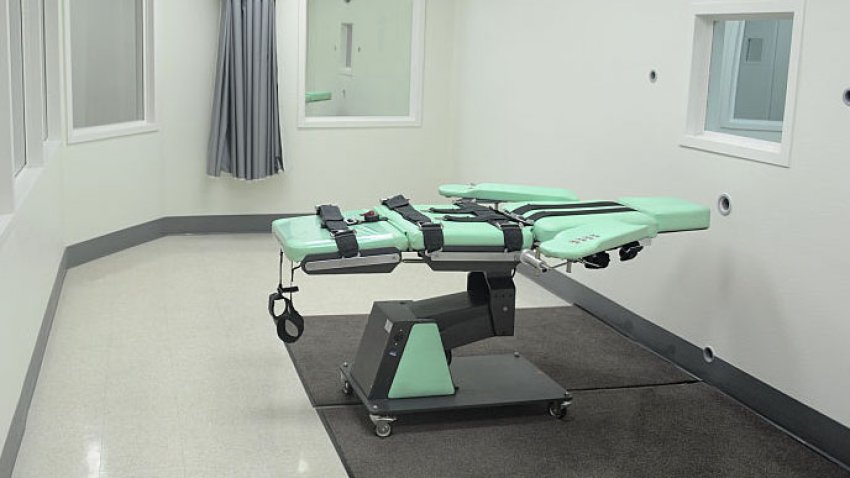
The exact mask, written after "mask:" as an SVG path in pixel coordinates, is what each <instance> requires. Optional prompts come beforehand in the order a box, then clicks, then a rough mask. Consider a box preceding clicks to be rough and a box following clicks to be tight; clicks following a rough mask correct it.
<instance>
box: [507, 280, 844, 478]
mask: <svg viewBox="0 0 850 478" xmlns="http://www.w3.org/2000/svg"><path fill="white" fill-rule="evenodd" d="M519 271H520V273H521V274H523V275H524V276H526V277H528V278H530V279H531V280H533V281H534V282H536V283H537V284H539V285H541V286H543V287H544V288H545V289H547V290H549V291H550V292H552V293H553V294H555V295H557V296H558V297H561V298H562V299H564V300H566V301H567V302H571V303H573V304H575V305H577V306H579V307H581V308H583V309H585V310H587V311H588V312H590V313H591V314H592V315H594V316H596V317H598V318H599V319H600V320H602V321H603V322H605V323H606V324H608V325H609V326H611V327H613V328H614V329H615V330H617V331H618V332H620V333H621V334H623V335H625V336H626V337H629V338H630V339H632V340H634V341H636V342H638V343H640V344H642V345H644V346H645V347H647V348H649V349H650V350H652V351H654V352H655V353H657V354H659V355H661V356H662V357H664V358H666V359H668V360H670V361H671V362H673V363H675V364H676V365H679V366H680V367H682V368H684V369H685V370H687V371H688V372H690V373H691V374H693V375H695V376H696V377H698V378H700V379H702V380H703V381H704V382H706V383H708V384H710V385H712V386H714V387H715V388H717V389H718V390H720V391H722V392H723V393H725V394H727V395H729V396H730V397H732V398H734V399H736V400H738V401H739V402H741V403H742V404H744V405H745V406H747V407H749V408H750V409H752V410H753V411H755V412H756V413H758V414H759V415H761V416H762V417H763V418H765V419H766V420H768V421H769V422H771V423H773V424H774V425H776V426H777V427H779V428H781V429H783V430H784V431H786V432H787V433H789V434H790V435H791V436H793V437H794V438H796V439H797V440H799V441H801V442H802V443H804V444H806V445H807V446H809V447H811V448H813V449H814V450H816V451H818V452H819V453H821V454H822V455H824V456H825V457H827V458H828V459H830V460H832V461H834V462H835V463H837V464H838V465H840V466H842V467H844V468H845V469H847V470H848V471H850V446H848V444H850V428H848V427H845V426H844V425H842V424H841V423H838V422H837V421H835V420H833V419H832V418H829V417H828V416H826V415H824V414H822V413H820V412H818V411H817V410H815V409H813V408H811V407H809V406H808V405H805V404H803V403H801V402H799V401H798V400H796V399H794V398H792V397H790V396H788V395H786V394H784V393H782V392H781V391H779V390H777V389H776V388H774V387H771V386H770V385H768V384H766V383H764V382H762V381H761V380H759V379H757V378H755V377H753V376H752V375H749V374H747V373H746V372H744V371H742V370H740V369H738V368H736V367H735V366H734V365H732V364H730V363H728V362H726V361H724V360H723V359H721V358H719V357H715V359H714V360H713V361H712V362H711V363H708V362H706V361H705V359H704V358H703V350H702V349H701V348H699V347H697V346H696V345H694V344H692V343H690V342H688V341H686V340H684V339H682V338H681V337H678V336H676V335H674V334H672V333H671V332H668V331H667V330H665V329H663V328H661V327H659V326H657V325H655V324H654V323H652V322H650V321H648V320H646V319H644V318H643V317H641V316H639V315H637V314H635V313H634V312H632V311H630V310H628V309H626V308H625V307H623V306H621V305H619V304H617V303H615V302H613V301H612V300H610V299H608V298H607V297H605V296H603V295H602V294H599V293H598V292H596V291H594V290H592V289H590V288H589V287H587V286H585V285H583V284H581V283H579V282H577V281H576V280H574V279H572V278H570V277H567V276H565V275H563V274H560V273H554V272H550V273H548V274H539V273H536V272H535V271H533V270H532V269H531V268H529V267H527V266H525V265H522V266H521V267H520V268H519Z"/></svg>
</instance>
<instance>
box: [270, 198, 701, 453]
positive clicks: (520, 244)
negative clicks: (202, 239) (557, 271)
mask: <svg viewBox="0 0 850 478" xmlns="http://www.w3.org/2000/svg"><path fill="white" fill-rule="evenodd" d="M439 192H440V194H441V195H442V196H445V197H449V198H454V201H453V202H452V203H451V204H449V205H414V204H411V203H410V201H409V200H408V199H407V198H405V197H404V196H400V195H399V196H395V197H391V198H388V199H384V200H383V201H382V202H381V204H380V205H378V206H375V207H373V208H371V209H359V210H351V211H341V210H340V209H339V207H337V206H335V205H323V206H317V208H316V214H315V215H310V216H300V217H294V218H285V219H279V220H277V221H275V222H274V223H273V225H272V230H273V233H274V235H275V237H276V238H277V239H278V241H279V242H280V246H281V257H280V259H281V276H282V267H283V259H284V257H286V258H288V259H289V260H290V261H291V263H292V269H291V273H292V275H291V277H294V273H295V271H296V270H297V269H299V268H300V269H301V270H302V271H303V272H304V273H306V274H358V273H389V272H392V271H393V270H394V269H395V268H396V266H398V264H400V263H401V262H403V261H404V262H421V263H424V264H427V265H428V266H429V267H430V268H431V269H433V270H435V271H466V272H468V276H467V290H466V291H465V292H460V293H457V294H450V295H447V296H442V297H435V298H431V299H426V300H420V301H381V302H375V303H374V304H373V307H372V312H371V313H370V315H369V320H368V322H367V325H366V329H365V331H364V333H363V337H362V339H361V342H360V345H359V348H358V352H357V355H356V356H355V357H354V359H353V361H352V362H350V363H349V362H346V363H344V364H342V365H341V367H340V378H341V387H342V390H343V392H345V393H347V394H351V393H355V394H356V395H357V396H358V398H359V399H360V400H361V401H362V402H363V404H364V405H365V406H366V408H367V410H368V412H369V414H370V418H371V419H372V422H373V423H374V424H375V433H376V434H377V435H378V436H380V437H386V436H389V435H390V434H391V431H392V427H391V424H392V423H393V422H394V421H395V420H396V419H397V416H399V415H403V414H406V413H414V412H423V411H436V410H450V409H458V408H474V407H490V406H499V405H518V404H529V403H538V402H539V403H543V404H546V405H548V409H549V412H550V413H551V414H552V415H554V416H556V417H558V418H561V417H563V416H564V415H565V413H566V409H567V406H568V405H569V403H570V400H571V396H570V394H569V392H568V391H567V390H565V389H564V388H563V387H561V385H559V384H557V383H556V382H554V381H553V380H552V379H550V378H549V377H548V376H546V375H545V374H544V373H543V372H541V371H540V370H538V369H537V368H536V367H535V366H534V365H532V364H531V363H530V362H528V361H527V360H525V359H524V358H522V357H520V356H519V355H518V354H514V355H505V356H480V357H458V358H457V359H455V360H452V353H451V351H452V349H454V348H457V347H460V346H463V345H466V344H469V343H472V342H476V341H479V340H483V339H486V338H489V337H495V336H509V335H513V333H514V306H515V289H514V283H513V274H514V273H515V270H516V268H517V266H518V265H519V264H520V263H524V264H527V265H528V266H530V267H532V268H534V269H536V270H537V271H540V272H547V271H549V270H550V269H553V268H555V267H561V266H564V267H566V269H567V271H568V272H569V271H570V270H571V267H572V266H573V265H574V264H582V265H584V266H585V267H586V268H589V269H604V268H606V267H607V266H608V265H609V264H610V262H611V259H610V252H611V251H617V254H618V256H619V259H620V260H621V261H628V260H631V259H634V258H635V257H636V256H637V255H638V253H639V252H641V251H642V250H643V248H644V247H646V246H647V245H648V244H649V242H650V241H651V240H652V239H653V238H654V237H656V236H657V235H658V234H662V233H670V232H679V231H692V230H701V229H707V228H708V226H709V210H708V208H706V207H703V206H701V205H698V204H694V203H691V202H687V201H683V200H680V199H675V198H639V197H624V198H619V199H617V200H616V201H596V200H594V201H580V200H579V199H578V197H576V195H575V194H574V193H573V192H571V191H569V190H566V189H558V188H543V187H531V186H520V185H508V184H477V185H456V184H452V185H444V186H441V187H440V188H439ZM553 261H554V262H555V263H554V264H551V262H553ZM296 264H297V265H296ZM295 291H297V287H294V286H292V284H290V286H289V287H284V286H283V280H282V277H281V283H279V284H278V288H277V291H276V292H275V293H273V294H272V295H271V296H270V297H269V313H270V314H271V315H272V317H273V318H274V321H275V324H276V327H277V333H278V337H279V338H280V339H281V340H283V341H284V342H287V343H292V342H295V341H297V340H298V338H299V337H300V336H301V334H302V333H303V332H304V320H303V318H302V317H301V316H300V315H299V314H298V312H297V311H296V310H295V308H294V306H293V304H292V293H293V292H295ZM280 300H283V301H285V304H286V308H285V310H284V311H283V312H281V313H277V312H276V311H275V303H276V302H277V301H280ZM293 329H294V330H293Z"/></svg>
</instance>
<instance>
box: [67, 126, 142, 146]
mask: <svg viewBox="0 0 850 478" xmlns="http://www.w3.org/2000/svg"><path fill="white" fill-rule="evenodd" d="M158 130H159V126H158V125H157V124H156V123H149V122H147V121H131V122H128V123H118V124H110V125H105V126H92V127H90V128H75V129H72V130H70V131H68V144H75V143H86V142H90V141H100V140H104V139H109V138H116V137H119V136H131V135H135V134H145V133H152V132H155V131H158Z"/></svg>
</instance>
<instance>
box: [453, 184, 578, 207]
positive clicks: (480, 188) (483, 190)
mask: <svg viewBox="0 0 850 478" xmlns="http://www.w3.org/2000/svg"><path fill="white" fill-rule="evenodd" d="M439 191H440V195H441V196H444V197H448V198H466V199H479V200H482V201H499V202H503V201H578V196H576V194H575V193H574V192H572V191H570V190H569V189H562V188H547V187H542V186H523V185H519V184H500V183H479V184H444V185H442V186H440V188H439Z"/></svg>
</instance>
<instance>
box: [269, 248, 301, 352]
mask: <svg viewBox="0 0 850 478" xmlns="http://www.w3.org/2000/svg"><path fill="white" fill-rule="evenodd" d="M278 278H279V280H278V283H277V290H276V291H275V292H272V293H271V294H270V295H269V315H271V316H272V320H273V321H274V324H275V327H276V328H277V336H278V338H280V340H282V341H283V342H284V343H287V344H291V343H293V342H295V341H297V340H298V339H299V338H301V335H302V334H303V333H304V317H302V316H301V314H299V313H298V311H297V310H295V305H294V303H293V301H292V294H293V293H295V292H298V287H297V286H295V285H293V284H292V282H293V279H294V278H295V269H294V268H293V269H291V270H290V276H289V287H284V286H283V251H281V252H280V273H279V276H278ZM286 294H289V297H286ZM281 300H282V301H284V303H285V305H286V306H285V308H284V310H283V312H281V313H280V314H276V313H275V310H274V309H275V305H276V304H277V302H278V301H281ZM287 323H289V324H292V325H293V326H294V327H295V331H296V333H295V334H290V333H289V331H287V330H286V324H287Z"/></svg>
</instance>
